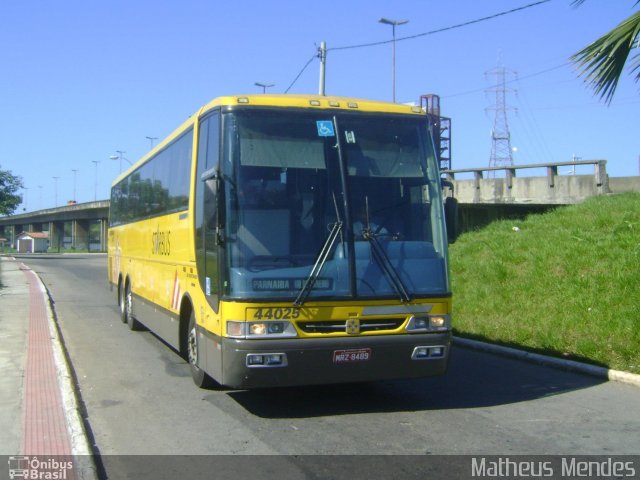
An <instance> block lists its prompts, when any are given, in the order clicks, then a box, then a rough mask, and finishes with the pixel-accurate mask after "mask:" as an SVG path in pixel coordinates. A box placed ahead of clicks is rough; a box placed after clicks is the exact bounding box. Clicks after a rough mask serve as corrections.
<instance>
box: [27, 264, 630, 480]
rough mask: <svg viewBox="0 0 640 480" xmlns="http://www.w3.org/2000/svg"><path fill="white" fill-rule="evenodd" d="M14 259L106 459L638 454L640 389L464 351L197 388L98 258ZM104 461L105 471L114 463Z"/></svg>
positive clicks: (175, 355) (186, 366)
mask: <svg viewBox="0 0 640 480" xmlns="http://www.w3.org/2000/svg"><path fill="white" fill-rule="evenodd" d="M21 260H22V261H23V262H25V263H26V264H28V265H29V266H30V267H31V268H33V269H34V270H35V271H36V272H37V273H38V274H39V275H40V277H41V278H42V280H43V281H44V283H45V285H46V286H47V288H48V289H49V292H50V295H51V297H52V298H53V300H54V302H55V305H54V308H55V312H56V315H57V319H58V322H59V324H60V327H61V330H62V335H63V338H64V342H65V345H66V348H67V350H68V353H69V356H70V359H71V362H72V365H73V368H74V370H75V373H76V376H77V380H78V384H79V390H80V395H81V398H82V401H83V404H84V407H85V409H86V417H87V422H88V426H89V427H90V434H91V436H92V441H93V443H94V448H95V451H96V453H98V454H99V457H102V458H103V459H108V458H109V456H112V455H124V454H126V455H155V454H172V455H200V454H218V455H236V454H245V455H246V454H256V455H259V454H276V455H314V454H331V455H382V454H394V455H402V454H410V455H412V454H419V455H424V454H467V455H518V454H527V455H530V454H536V455H547V454H555V455H582V454H599V455H619V454H632V455H637V454H638V453H639V450H640V449H639V447H638V445H640V433H639V432H640V409H639V408H638V405H640V388H637V387H633V386H629V385H625V384H620V383H615V382H603V381H602V380H600V379H596V378H592V377H589V376H583V375H580V374H574V373H569V372H564V371H560V370H556V369H552V368H549V367H544V366H539V365H532V364H528V363H524V362H520V361H516V360H510V359H506V358H502V357H499V356H494V355H491V354H486V353H481V352H477V351H471V350H466V349H464V348H454V350H453V353H452V358H451V362H450V368H449V372H448V374H447V375H445V376H443V377H439V378H429V379H424V380H417V381H396V382H388V381H387V382H379V383H368V384H354V385H341V386H323V387H305V388H284V389H269V390H259V391H233V390H201V389H198V388H196V387H195V386H194V385H193V383H192V381H191V377H190V374H189V368H188V365H187V364H186V363H185V361H184V360H183V359H182V358H181V357H180V356H179V355H178V354H177V353H176V352H175V351H173V350H172V349H171V348H170V347H169V346H167V345H166V344H164V343H163V342H162V341H160V340H159V339H158V338H157V337H155V336H154V335H153V334H151V333H149V332H131V331H129V330H128V329H127V328H126V326H125V325H124V324H122V323H121V322H120V319H119V316H118V310H117V306H116V297H115V292H111V291H110V289H109V287H108V285H107V280H106V256H104V255H91V256H88V255H65V256H26V257H21ZM454 321H455V317H454ZM113 468H118V466H117V465H116V464H115V463H113ZM104 469H105V470H106V471H107V472H108V471H109V469H110V461H109V460H104ZM294 477H295V475H294ZM303 477H304V475H303ZM292 478H293V477H292ZM301 478H302V477H301Z"/></svg>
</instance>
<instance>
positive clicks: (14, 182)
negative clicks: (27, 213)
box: [0, 170, 23, 215]
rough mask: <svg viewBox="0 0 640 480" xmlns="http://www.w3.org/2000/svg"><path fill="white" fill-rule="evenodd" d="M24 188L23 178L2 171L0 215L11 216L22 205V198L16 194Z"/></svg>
mask: <svg viewBox="0 0 640 480" xmlns="http://www.w3.org/2000/svg"><path fill="white" fill-rule="evenodd" d="M21 188H23V185H22V178H20V177H17V176H15V175H13V174H12V173H11V172H10V171H9V170H0V215H11V214H12V213H13V212H15V210H16V208H18V205H20V204H21V203H22V196H21V195H17V194H16V192H17V191H18V190H20V189H21Z"/></svg>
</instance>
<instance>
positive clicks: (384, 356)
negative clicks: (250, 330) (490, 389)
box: [219, 332, 451, 388]
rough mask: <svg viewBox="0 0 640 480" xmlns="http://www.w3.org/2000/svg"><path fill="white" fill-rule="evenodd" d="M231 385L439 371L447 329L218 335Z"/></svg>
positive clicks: (407, 375)
mask: <svg viewBox="0 0 640 480" xmlns="http://www.w3.org/2000/svg"><path fill="white" fill-rule="evenodd" d="M220 347H221V348H220V350H219V352H220V354H221V355H220V357H221V358H220V357H219V358H220V360H221V364H222V368H221V371H222V372H221V373H222V375H221V377H222V378H221V381H220V380H219V381H220V383H222V384H224V385H226V386H228V387H232V388H260V387H280V386H292V385H314V384H332V383H345V382H363V381H376V380H391V379H404V378H419V377H428V376H433V375H442V374H444V373H445V372H446V369H447V362H448V359H449V352H450V348H451V333H450V332H445V333H429V334H403V335H375V336H374V335H371V336H362V337H332V338H305V339H299V338H295V339H286V340H284V339H281V340H237V339H229V338H222V339H220Z"/></svg>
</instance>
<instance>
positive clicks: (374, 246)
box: [362, 227, 411, 302]
mask: <svg viewBox="0 0 640 480" xmlns="http://www.w3.org/2000/svg"><path fill="white" fill-rule="evenodd" d="M362 237H363V238H364V239H365V240H367V241H368V242H369V244H370V245H371V252H372V253H373V258H374V259H375V260H376V262H377V263H378V265H379V266H380V269H381V270H382V271H383V272H384V273H385V275H386V276H387V279H388V280H389V283H390V284H391V286H392V287H393V289H394V290H395V291H396V293H397V294H398V296H399V297H400V301H401V302H410V301H411V297H410V296H409V294H408V293H407V289H406V287H405V286H404V283H402V279H401V278H400V275H398V272H397V271H396V269H395V268H394V267H393V264H392V263H391V260H389V257H388V256H387V254H386V252H385V251H384V249H383V248H382V246H381V245H380V242H379V241H378V239H377V238H376V235H375V233H374V232H373V231H371V229H370V228H369V227H366V228H365V229H364V230H363V231H362Z"/></svg>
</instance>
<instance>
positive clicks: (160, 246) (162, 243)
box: [151, 227, 171, 255]
mask: <svg viewBox="0 0 640 480" xmlns="http://www.w3.org/2000/svg"><path fill="white" fill-rule="evenodd" d="M170 237H171V230H167V231H166V232H163V231H161V230H160V227H158V229H157V230H156V231H155V232H153V235H152V236H151V242H152V247H151V254H152V255H169V254H170V253H171V240H170Z"/></svg>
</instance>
